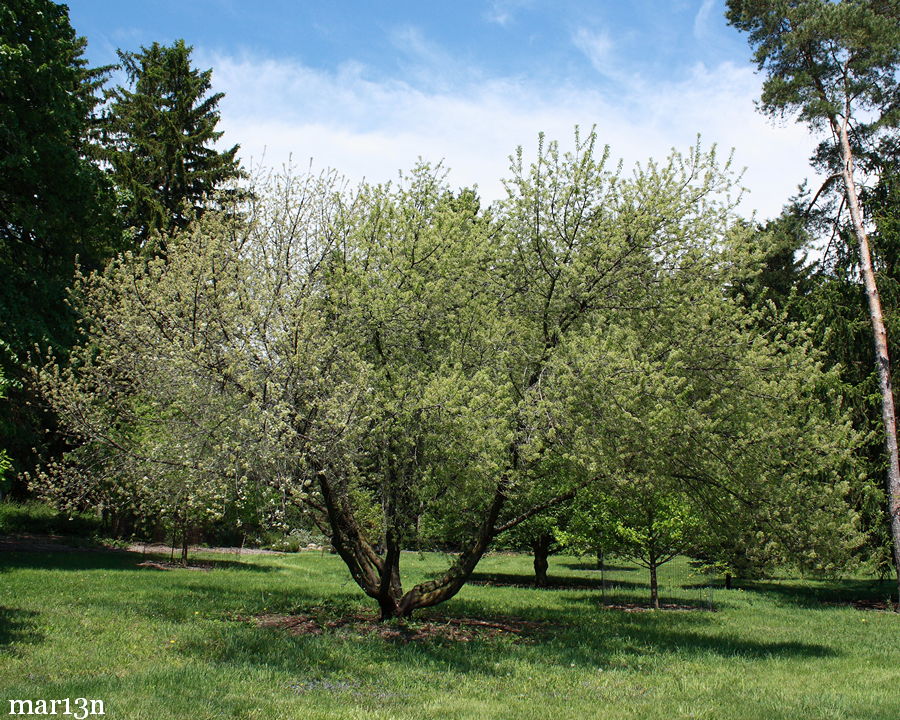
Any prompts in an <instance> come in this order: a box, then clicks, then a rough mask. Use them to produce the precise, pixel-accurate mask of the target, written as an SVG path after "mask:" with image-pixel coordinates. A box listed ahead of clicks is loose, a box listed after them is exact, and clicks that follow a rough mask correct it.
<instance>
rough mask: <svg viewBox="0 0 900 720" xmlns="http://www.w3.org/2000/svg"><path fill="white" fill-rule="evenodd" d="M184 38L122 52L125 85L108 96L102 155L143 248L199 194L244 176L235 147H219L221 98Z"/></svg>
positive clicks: (175, 223) (179, 222) (174, 224)
mask: <svg viewBox="0 0 900 720" xmlns="http://www.w3.org/2000/svg"><path fill="white" fill-rule="evenodd" d="M191 51H192V48H191V47H190V46H189V45H185V43H184V40H177V41H176V42H175V43H174V44H173V45H171V46H166V45H160V44H159V43H156V42H154V43H153V44H152V45H150V47H142V48H141V50H140V52H137V53H134V52H124V51H121V50H120V51H119V59H120V60H121V66H122V68H123V69H124V70H125V72H126V74H127V77H128V81H129V87H123V86H119V87H116V88H115V89H114V90H112V91H110V92H109V93H108V99H109V101H110V104H109V107H108V109H107V113H106V116H105V122H104V135H105V139H106V143H105V144H106V146H107V148H106V159H107V160H108V162H109V164H110V167H111V172H112V177H113V180H114V182H115V184H116V187H117V189H118V191H119V193H120V202H121V205H122V213H123V220H124V222H125V225H126V227H131V228H133V230H134V241H135V244H136V245H138V246H140V247H143V246H145V245H146V244H147V242H148V241H149V239H150V238H151V237H152V236H153V234H154V232H157V231H158V232H161V233H169V232H173V231H177V230H180V229H183V228H184V227H186V225H187V224H188V223H189V222H190V219H191V218H192V217H193V216H194V214H195V213H197V212H200V211H201V210H202V207H203V200H204V197H206V196H207V195H209V194H210V193H212V192H213V191H215V190H217V189H219V188H220V187H221V186H223V185H224V184H226V183H227V182H228V181H230V180H233V179H236V178H239V177H241V176H242V175H243V173H242V171H241V168H240V165H239V163H238V161H237V159H236V155H237V151H238V147H239V146H238V145H235V146H233V147H231V148H230V149H227V150H223V151H218V150H216V149H215V148H214V145H215V143H216V142H217V141H218V140H219V138H221V137H222V134H223V133H222V131H220V130H216V126H217V125H218V123H219V117H220V116H219V110H218V105H219V101H220V100H221V99H222V97H224V94H223V93H214V94H212V95H210V94H209V91H210V89H211V87H212V83H211V78H212V70H203V71H201V70H198V69H196V68H194V67H192V66H191Z"/></svg>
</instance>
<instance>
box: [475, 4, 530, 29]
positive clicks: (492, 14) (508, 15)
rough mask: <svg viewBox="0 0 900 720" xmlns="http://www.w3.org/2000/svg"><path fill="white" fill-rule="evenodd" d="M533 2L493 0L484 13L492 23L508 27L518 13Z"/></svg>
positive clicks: (486, 18) (485, 17)
mask: <svg viewBox="0 0 900 720" xmlns="http://www.w3.org/2000/svg"><path fill="white" fill-rule="evenodd" d="M531 3H532V0H492V1H491V2H490V3H489V4H488V9H487V10H486V11H485V13H484V19H485V20H487V21H488V22H490V23H494V24H496V25H501V26H503V27H506V26H507V25H509V24H510V23H511V22H512V21H513V19H514V18H515V14H516V11H518V10H521V9H522V8H523V7H528V6H529V5H531Z"/></svg>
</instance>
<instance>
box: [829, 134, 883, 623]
mask: <svg viewBox="0 0 900 720" xmlns="http://www.w3.org/2000/svg"><path fill="white" fill-rule="evenodd" d="M833 126H835V130H836V132H837V134H838V136H839V137H840V145H841V159H842V160H843V169H842V175H843V179H844V189H845V190H846V195H847V205H848V207H849V208H850V217H851V218H852V220H853V229H854V231H855V233H856V239H857V241H858V242H859V270H860V275H862V281H863V284H864V285H865V289H866V298H867V299H868V301H869V316H870V318H871V321H872V334H873V337H874V344H875V364H876V366H877V368H878V380H879V385H880V388H881V415H882V419H883V420H884V444H885V450H886V452H887V460H888V467H887V478H886V480H887V498H888V513H889V515H890V522H891V539H892V541H893V550H894V569H895V571H896V576H897V591H898V598H897V599H898V607H900V459H898V452H897V417H896V413H895V410H894V391H893V387H892V383H891V362H890V357H889V355H888V339H887V330H886V329H885V326H884V315H883V313H882V310H881V297H880V295H879V293H878V286H877V284H876V283H875V270H874V268H873V266H872V252H871V249H870V247H869V236H868V234H867V233H866V229H865V226H864V225H863V217H862V209H861V207H860V202H859V195H858V194H857V191H856V181H855V180H854V172H853V153H852V151H851V149H850V139H849V137H848V135H847V124H846V122H844V123H837V122H834V123H833Z"/></svg>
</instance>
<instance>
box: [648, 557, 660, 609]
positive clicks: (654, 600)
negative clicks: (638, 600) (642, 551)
mask: <svg viewBox="0 0 900 720" xmlns="http://www.w3.org/2000/svg"><path fill="white" fill-rule="evenodd" d="M649 565H650V604H651V605H653V607H654V608H656V609H657V610H659V583H658V582H657V580H656V558H655V557H653V556H651V557H650V562H649Z"/></svg>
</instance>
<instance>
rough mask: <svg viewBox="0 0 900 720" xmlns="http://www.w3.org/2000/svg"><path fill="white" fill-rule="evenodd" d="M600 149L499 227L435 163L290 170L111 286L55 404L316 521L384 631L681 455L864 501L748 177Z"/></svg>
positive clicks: (132, 263) (767, 480)
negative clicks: (740, 206)
mask: <svg viewBox="0 0 900 720" xmlns="http://www.w3.org/2000/svg"><path fill="white" fill-rule="evenodd" d="M594 145H595V137H594V135H593V134H591V135H590V136H588V137H587V138H577V142H576V150H575V151H574V152H571V153H566V154H563V153H561V152H560V151H559V149H558V147H557V146H556V144H555V143H550V144H548V145H546V146H545V145H543V142H542V144H541V146H540V148H539V151H538V154H537V158H536V160H535V161H534V162H533V163H531V164H528V165H526V164H525V163H524V161H523V160H522V154H521V153H519V154H518V155H517V156H516V157H515V158H514V159H513V168H512V179H511V180H510V181H509V182H508V189H509V197H508V199H507V200H506V201H505V202H504V203H502V204H500V205H499V206H497V207H495V208H492V209H489V210H487V211H483V210H481V208H480V207H479V204H478V202H477V198H476V197H475V196H474V194H473V193H471V192H469V191H462V192H459V193H453V192H451V191H450V190H449V189H448V188H447V187H446V185H445V183H444V182H443V180H442V178H441V175H440V173H439V172H437V171H435V170H434V169H432V168H429V167H427V166H422V167H418V168H416V169H415V170H414V171H413V172H412V173H411V174H410V175H409V176H407V177H406V178H405V179H404V180H403V181H402V182H401V183H400V184H399V185H397V186H371V185H365V184H364V185H362V186H360V187H359V188H358V189H356V190H355V191H349V190H341V188H340V185H339V184H338V181H337V180H336V179H335V178H334V177H332V176H325V177H320V178H312V177H306V178H282V179H280V180H278V181H277V182H276V184H275V186H274V187H272V188H269V189H260V190H259V191H258V192H256V193H254V195H253V197H252V198H251V199H250V200H249V201H247V203H246V206H245V207H244V208H243V209H242V212H230V213H224V214H221V213H206V214H205V215H204V216H203V217H201V218H200V219H199V221H198V222H197V224H195V225H193V226H191V228H189V230H188V231H187V232H185V233H182V234H180V235H176V236H174V237H173V238H172V239H171V241H170V243H169V247H168V252H167V256H166V258H159V257H158V258H149V259H148V258H145V257H136V256H132V255H126V256H124V257H122V258H121V259H120V260H119V261H118V262H116V263H114V264H113V265H112V266H111V267H110V268H109V270H108V271H107V272H105V273H103V274H95V275H94V276H92V277H90V278H86V279H84V281H83V282H82V283H81V284H80V285H79V287H78V288H77V291H76V293H75V296H74V299H75V301H76V303H77V305H78V307H79V308H80V310H81V312H82V314H83V317H84V323H85V329H86V333H87V334H86V339H85V343H84V345H83V346H82V347H81V349H80V351H79V352H78V353H77V354H76V356H75V357H73V358H72V360H71V361H70V362H69V363H68V364H65V363H57V362H52V361H51V362H49V363H48V364H47V365H46V366H45V367H44V369H43V370H42V372H41V377H40V382H41V384H42V386H43V387H44V389H45V393H46V396H47V398H48V400H49V401H50V402H51V403H52V405H53V406H54V407H55V408H57V410H58V411H59V412H60V414H61V415H62V416H63V417H64V418H65V420H66V422H67V425H68V427H70V428H71V429H72V431H73V432H75V433H77V434H78V435H80V436H81V437H83V438H85V439H86V440H87V441H89V442H91V443H92V444H95V445H97V446H99V447H103V448H105V449H106V451H108V452H110V453H113V454H114V455H116V456H120V457H127V458H128V459H129V462H130V463H131V464H132V465H133V466H134V468H135V469H136V471H135V472H134V473H131V476H132V477H136V478H137V477H140V474H139V473H140V469H142V468H148V469H149V468H158V467H164V468H168V469H170V470H172V471H175V470H177V471H179V472H184V473H187V474H188V475H189V476H190V477H194V478H197V479H198V480H199V481H201V482H218V481H219V480H218V479H220V478H230V479H233V480H235V481H241V482H243V481H245V480H246V481H247V482H250V483H253V484H257V485H265V486H270V487H274V488H276V489H278V490H279V491H280V492H282V493H283V494H284V496H285V497H286V498H289V499H292V500H293V501H295V502H296V503H298V504H302V505H305V506H306V507H308V508H309V509H310V511H311V513H312V516H313V518H314V519H315V521H316V522H318V523H319V524H320V526H321V527H322V529H323V530H324V531H325V532H326V533H327V534H328V535H329V537H330V539H331V542H332V544H333V546H334V548H335V549H336V551H337V552H338V554H339V555H340V557H341V558H342V559H343V560H344V562H345V564H346V565H347V567H348V570H349V571H350V574H351V576H352V577H353V579H354V581H355V582H356V583H357V584H358V585H359V586H360V588H361V589H362V590H363V592H365V593H366V594H367V595H368V596H369V597H371V598H372V599H373V600H375V601H376V602H377V604H378V606H379V609H380V612H381V616H382V618H391V617H396V616H403V617H405V616H409V615H410V614H411V613H412V612H414V611H415V610H416V609H418V608H424V607H429V606H433V605H436V604H438V603H441V602H444V601H446V600H448V599H450V598H452V597H453V596H454V595H455V594H456V593H457V592H458V591H459V590H460V589H461V588H462V587H463V586H464V585H465V583H466V581H467V580H468V578H469V577H470V575H471V573H472V572H473V570H474V569H475V567H476V565H477V563H478V562H479V560H480V558H481V557H482V555H483V554H484V552H485V551H486V550H487V549H488V547H489V546H490V545H491V543H492V542H493V541H494V539H495V538H496V537H498V536H499V535H500V534H502V533H504V532H507V531H509V530H511V529H512V528H514V527H516V526H517V525H519V524H521V523H523V522H525V521H527V520H528V519H530V518H532V517H535V516H536V515H538V514H540V513H541V512H544V511H546V510H547V509H548V508H550V507H554V506H555V505H556V504H558V503H561V502H564V501H566V500H568V499H570V498H572V497H573V496H574V495H575V494H576V493H577V492H578V490H579V489H580V488H585V487H588V486H589V485H590V484H591V483H593V482H596V481H597V480H598V479H602V478H612V477H619V476H621V475H623V474H627V473H628V472H629V471H632V470H636V469H641V470H642V471H646V472H648V476H650V477H653V476H654V475H655V474H658V473H661V471H662V468H663V465H664V463H668V465H667V467H669V466H672V460H673V458H674V459H677V460H678V461H679V462H678V464H677V465H675V466H673V467H672V469H668V470H666V472H667V473H669V474H670V475H671V476H672V477H678V478H681V482H683V483H684V484H685V485H688V486H690V487H696V488H697V489H698V494H699V493H700V491H701V490H702V489H703V488H708V489H709V492H710V494H711V495H720V494H725V493H733V494H736V495H738V496H739V497H741V498H745V497H747V495H748V494H750V489H760V488H768V487H770V486H771V487H774V488H778V487H781V486H782V485H792V484H795V483H798V484H799V485H800V487H801V491H799V492H800V494H802V495H804V496H813V493H810V492H809V486H808V484H806V485H804V484H803V479H804V478H807V477H815V482H816V483H817V488H818V485H821V488H819V490H820V491H819V492H818V493H816V494H814V501H815V502H816V503H822V502H830V501H831V500H833V499H835V498H837V499H838V500H839V499H840V487H839V484H838V483H836V482H835V475H836V473H837V472H838V471H839V469H840V463H841V461H842V459H843V455H844V453H845V451H844V449H843V448H844V447H845V446H846V445H847V434H846V426H845V423H843V422H842V421H841V418H840V415H839V412H838V411H837V410H836V409H835V407H834V406H833V405H831V404H829V403H822V402H820V399H821V392H822V391H823V387H822V386H824V385H827V384H828V382H830V376H829V375H827V374H825V373H823V372H822V371H821V369H820V368H819V367H818V365H817V364H816V363H817V359H816V357H815V356H814V355H813V354H809V352H808V350H809V349H808V347H806V346H805V345H803V344H802V343H799V344H792V343H791V342H788V339H786V338H784V337H781V336H777V335H775V334H771V335H770V336H766V335H764V334H761V333H759V332H756V331H755V330H754V329H753V327H754V326H753V325H752V323H748V322H747V318H746V315H745V312H746V311H745V310H744V309H742V308H741V307H740V306H739V304H738V303H736V302H734V301H733V299H732V298H731V295H730V294H729V293H728V292H727V291H726V287H727V285H728V284H729V283H731V282H734V281H735V279H736V278H738V277H743V276H744V274H745V273H746V272H748V270H747V268H748V267H749V266H750V265H752V264H753V263H752V262H751V261H753V262H755V251H754V250H753V248H752V247H750V246H749V245H748V244H747V242H746V240H747V235H746V234H745V233H744V232H743V230H742V229H741V228H739V227H736V225H735V223H734V219H733V216H732V214H731V208H732V200H731V199H730V197H729V196H728V189H729V188H730V176H729V174H728V173H727V171H723V169H721V168H720V167H719V165H718V163H717V161H716V158H715V155H714V154H712V153H701V152H699V151H697V150H694V151H692V152H691V153H690V154H688V155H686V156H680V155H674V156H673V157H672V158H670V160H669V161H668V162H666V163H664V164H661V165H658V164H655V163H651V164H649V165H648V166H647V167H644V168H640V169H639V170H638V171H637V172H636V173H635V175H634V176H633V177H632V178H629V179H625V178H623V177H621V176H620V175H619V174H618V173H614V172H610V171H608V170H607V169H606V167H605V162H606V153H603V154H600V155H598V154H595V151H594ZM136 400H139V402H137V401H136ZM676 400H677V402H674V401H676ZM147 424H151V425H154V426H164V427H165V428H166V437H167V438H170V439H169V440H168V441H166V442H152V443H151V442H148V438H151V439H152V437H153V435H152V434H151V435H147V434H143V433H134V432H132V429H133V428H134V427H141V426H144V425H147ZM651 469H652V470H653V471H658V473H657V472H654V473H650V472H649V471H650V470H651ZM676 470H677V472H678V473H679V474H678V475H677V476H676V475H673V474H672V473H675V472H676ZM146 474H148V475H149V474H150V473H149V472H147V473H146ZM773 492H774V491H773ZM792 492H793V491H790V492H789V491H788V490H784V493H785V494H786V495H790V494H791V493H792ZM830 509H831V510H832V511H833V508H830ZM434 528H440V529H441V530H442V533H441V534H442V535H443V536H445V537H451V536H452V537H453V538H455V542H456V544H457V547H458V550H459V552H458V553H455V554H453V555H452V556H451V557H450V558H449V565H448V567H447V568H446V569H445V570H444V571H442V572H440V573H438V574H437V575H436V576H435V577H433V578H430V579H428V580H425V581H424V582H420V583H418V584H416V585H414V586H413V587H410V588H407V589H404V586H403V582H402V578H401V571H400V563H401V558H402V556H401V550H402V549H404V548H409V547H416V546H417V545H418V544H419V539H420V538H421V537H422V534H423V533H428V532H431V531H432V530H433V529H434Z"/></svg>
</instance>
